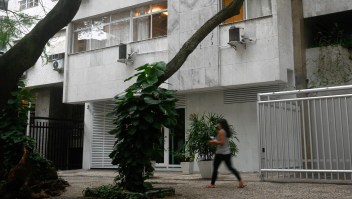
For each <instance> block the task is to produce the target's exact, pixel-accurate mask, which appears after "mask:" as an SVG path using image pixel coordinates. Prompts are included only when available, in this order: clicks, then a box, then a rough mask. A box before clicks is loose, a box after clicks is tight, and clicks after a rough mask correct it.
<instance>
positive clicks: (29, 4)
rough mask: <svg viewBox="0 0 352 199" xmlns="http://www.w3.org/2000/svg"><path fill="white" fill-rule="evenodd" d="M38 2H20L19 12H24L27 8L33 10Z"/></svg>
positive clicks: (34, 0) (32, 0)
mask: <svg viewBox="0 0 352 199" xmlns="http://www.w3.org/2000/svg"><path fill="white" fill-rule="evenodd" d="M38 1H39V0H21V1H20V2H19V3H20V10H25V9H28V8H33V7H36V6H38Z"/></svg>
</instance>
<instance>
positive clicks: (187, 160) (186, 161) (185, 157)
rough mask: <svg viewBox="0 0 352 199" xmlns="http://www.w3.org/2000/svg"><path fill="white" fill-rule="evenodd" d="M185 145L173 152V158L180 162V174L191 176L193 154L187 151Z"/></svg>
mask: <svg viewBox="0 0 352 199" xmlns="http://www.w3.org/2000/svg"><path fill="white" fill-rule="evenodd" d="M187 146H188V145H187V143H186V144H184V145H183V146H182V147H181V148H180V150H179V151H176V152H175V154H174V155H175V158H177V159H178V160H180V163H181V168H182V174H192V173H193V167H194V154H193V153H191V152H190V151H189V150H188V149H187Z"/></svg>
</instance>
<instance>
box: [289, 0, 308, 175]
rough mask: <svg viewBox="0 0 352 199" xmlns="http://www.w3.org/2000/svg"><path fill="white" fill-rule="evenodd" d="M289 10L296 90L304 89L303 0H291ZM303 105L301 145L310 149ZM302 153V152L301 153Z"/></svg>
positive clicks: (305, 70) (306, 110) (305, 110)
mask: <svg viewBox="0 0 352 199" xmlns="http://www.w3.org/2000/svg"><path fill="white" fill-rule="evenodd" d="M291 10H292V34H293V60H294V70H295V81H296V83H295V84H296V90H301V89H306V88H307V68H306V46H305V43H304V42H305V38H304V35H305V33H304V13H303V0H291ZM306 96H307V94H306V93H302V94H297V97H306ZM303 104H304V106H303V107H302V108H303V110H302V112H303V113H302V114H303V115H304V120H305V121H303V124H306V125H304V126H302V129H301V130H302V131H303V132H306V133H305V135H304V136H305V139H306V140H307V141H306V144H305V143H303V142H302V146H304V145H305V147H306V148H307V149H310V148H311V147H312V146H311V144H310V143H311V138H310V136H309V135H310V129H309V126H308V125H307V124H308V123H309V121H308V118H309V114H308V111H309V110H308V104H307V101H305V102H304V103H303ZM302 155H304V154H302ZM312 158H313V157H312V156H311V153H308V154H307V159H308V160H311V161H312V162H313V159H312ZM312 162H310V163H309V164H308V163H306V164H305V167H306V168H305V169H311V165H312V164H311V163H312Z"/></svg>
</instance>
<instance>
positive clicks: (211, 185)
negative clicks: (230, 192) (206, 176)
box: [205, 184, 216, 188]
mask: <svg viewBox="0 0 352 199" xmlns="http://www.w3.org/2000/svg"><path fill="white" fill-rule="evenodd" d="M215 187H216V186H215V185H213V184H210V185H207V186H206V187H205V188H215Z"/></svg>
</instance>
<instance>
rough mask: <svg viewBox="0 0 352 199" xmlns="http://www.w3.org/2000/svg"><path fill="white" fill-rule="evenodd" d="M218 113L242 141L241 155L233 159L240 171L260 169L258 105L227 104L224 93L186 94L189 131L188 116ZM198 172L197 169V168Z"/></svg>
mask: <svg viewBox="0 0 352 199" xmlns="http://www.w3.org/2000/svg"><path fill="white" fill-rule="evenodd" d="M209 112H213V113H217V114H221V115H223V116H224V118H225V119H227V121H228V123H229V124H230V125H233V127H234V129H235V131H236V132H237V133H238V134H237V137H238V139H239V140H240V141H239V142H237V145H238V147H239V153H238V155H237V157H234V158H233V159H232V162H233V164H234V166H235V167H236V168H237V169H238V170H240V171H258V170H259V149H258V147H259V146H258V142H259V141H258V139H259V137H258V127H257V112H256V103H254V102H249V103H235V104H224V99H223V91H214V92H204V93H200V92H199V93H194V94H187V95H186V130H187V129H189V128H190V121H189V120H188V117H189V115H190V114H192V113H198V114H203V113H209ZM196 170H197V168H196Z"/></svg>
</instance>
